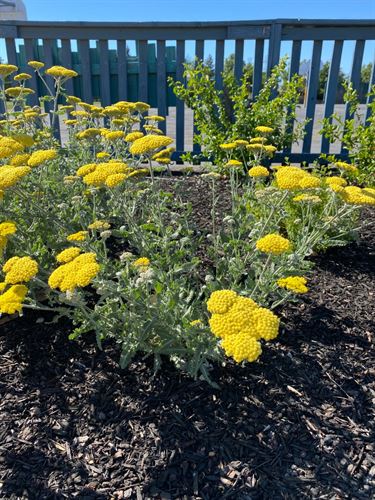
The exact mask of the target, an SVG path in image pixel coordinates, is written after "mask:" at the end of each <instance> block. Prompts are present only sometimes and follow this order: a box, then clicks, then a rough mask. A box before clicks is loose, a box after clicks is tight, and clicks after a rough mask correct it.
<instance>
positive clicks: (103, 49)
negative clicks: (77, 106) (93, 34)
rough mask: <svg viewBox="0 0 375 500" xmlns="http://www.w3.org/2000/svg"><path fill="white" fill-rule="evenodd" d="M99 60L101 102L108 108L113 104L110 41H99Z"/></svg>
mask: <svg viewBox="0 0 375 500" xmlns="http://www.w3.org/2000/svg"><path fill="white" fill-rule="evenodd" d="M99 58H100V102H101V104H102V106H108V105H109V104H111V90H110V81H109V53H108V40H99Z"/></svg>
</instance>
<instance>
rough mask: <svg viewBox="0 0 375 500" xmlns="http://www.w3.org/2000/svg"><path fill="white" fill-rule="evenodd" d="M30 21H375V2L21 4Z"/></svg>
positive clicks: (33, 0) (102, 0) (47, 0)
mask: <svg viewBox="0 0 375 500" xmlns="http://www.w3.org/2000/svg"><path fill="white" fill-rule="evenodd" d="M24 3H25V5H26V8H27V11H28V17H29V19H30V20H38V21H41V20H50V21H209V20H211V21H218V20H242V19H270V18H275V17H280V18H287V17H289V18H291V17H293V18H295V17H297V18H310V19H317V18H322V17H324V18H332V19H338V18H342V19H344V18H345V19H360V18H363V19H370V18H375V0H140V1H136V0H24Z"/></svg>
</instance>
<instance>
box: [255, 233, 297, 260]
mask: <svg viewBox="0 0 375 500" xmlns="http://www.w3.org/2000/svg"><path fill="white" fill-rule="evenodd" d="M256 247H257V249H258V250H259V251H261V252H264V253H268V254H272V255H280V254H282V253H285V252H289V251H290V250H291V249H292V244H291V242H290V241H289V240H288V239H287V238H284V237H283V236H280V235H279V234H276V233H271V234H267V235H266V236H263V238H260V239H259V240H258V241H257V242H256Z"/></svg>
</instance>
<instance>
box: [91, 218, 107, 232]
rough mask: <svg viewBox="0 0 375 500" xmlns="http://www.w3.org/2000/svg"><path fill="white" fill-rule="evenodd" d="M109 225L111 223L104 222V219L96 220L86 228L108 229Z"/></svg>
mask: <svg viewBox="0 0 375 500" xmlns="http://www.w3.org/2000/svg"><path fill="white" fill-rule="evenodd" d="M110 227H111V224H110V223H109V222H106V221H104V220H96V221H94V222H93V223H91V224H90V225H89V226H88V229H91V230H92V231H104V230H106V229H109V228H110Z"/></svg>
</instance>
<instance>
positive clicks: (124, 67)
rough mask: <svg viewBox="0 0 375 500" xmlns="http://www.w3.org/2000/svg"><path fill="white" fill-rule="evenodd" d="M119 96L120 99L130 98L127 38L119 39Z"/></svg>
mask: <svg viewBox="0 0 375 500" xmlns="http://www.w3.org/2000/svg"><path fill="white" fill-rule="evenodd" d="M117 61H118V63H117V68H118V96H119V100H120V101H126V100H127V98H128V61H127V54H126V40H117Z"/></svg>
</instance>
